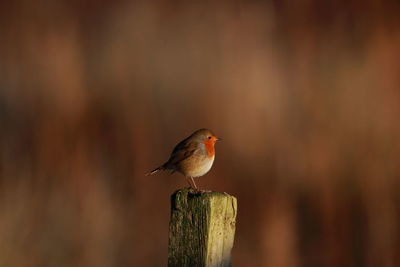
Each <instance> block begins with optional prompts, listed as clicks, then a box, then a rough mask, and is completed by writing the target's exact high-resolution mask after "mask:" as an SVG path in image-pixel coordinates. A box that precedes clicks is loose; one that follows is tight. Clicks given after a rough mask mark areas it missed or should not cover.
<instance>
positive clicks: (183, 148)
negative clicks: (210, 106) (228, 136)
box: [146, 128, 221, 191]
mask: <svg viewBox="0 0 400 267" xmlns="http://www.w3.org/2000/svg"><path fill="white" fill-rule="evenodd" d="M220 140H221V138H218V137H217V136H215V134H214V133H213V132H212V131H211V130H209V129H205V128H203V129H199V130H197V131H195V132H193V133H192V134H191V135H190V136H189V137H187V138H186V139H184V140H182V141H181V142H179V143H178V144H177V145H176V146H175V148H174V149H173V150H172V153H171V155H170V157H169V159H168V160H167V161H166V162H165V163H164V164H162V165H161V166H159V167H157V168H155V169H154V170H152V171H150V172H148V173H147V174H146V175H153V174H155V173H157V172H159V171H171V174H172V173H174V172H179V173H181V174H183V175H184V176H185V178H186V180H187V182H188V183H189V186H190V188H192V189H194V190H195V191H199V188H198V187H197V185H196V183H195V182H194V179H193V178H195V177H200V176H203V175H205V174H206V173H207V172H208V171H209V170H210V169H211V167H212V165H213V163H214V159H215V148H214V146H215V143H216V142H217V141H220Z"/></svg>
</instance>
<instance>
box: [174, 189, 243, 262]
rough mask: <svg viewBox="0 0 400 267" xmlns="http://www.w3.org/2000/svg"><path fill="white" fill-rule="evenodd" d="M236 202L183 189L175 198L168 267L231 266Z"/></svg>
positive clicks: (226, 196) (212, 193)
mask: <svg viewBox="0 0 400 267" xmlns="http://www.w3.org/2000/svg"><path fill="white" fill-rule="evenodd" d="M236 213H237V203H236V198H235V197H233V196H230V195H228V194H226V193H220V192H211V191H209V192H199V193H196V192H194V191H193V190H192V189H180V190H178V191H176V192H175V193H174V194H173V195H172V196H171V221H170V224H169V248H168V266H169V267H175V266H179V267H185V266H188V267H189V266H201V267H227V266H231V249H232V246H233V239H234V235H235V223H236Z"/></svg>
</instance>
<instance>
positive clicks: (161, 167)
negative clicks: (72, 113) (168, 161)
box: [146, 166, 165, 176]
mask: <svg viewBox="0 0 400 267" xmlns="http://www.w3.org/2000/svg"><path fill="white" fill-rule="evenodd" d="M163 170H165V168H164V166H160V167H157V168H155V169H154V170H152V171H149V172H148V173H146V176H149V175H153V174H155V173H157V172H159V171H163Z"/></svg>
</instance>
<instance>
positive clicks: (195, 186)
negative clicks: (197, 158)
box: [190, 177, 199, 192]
mask: <svg viewBox="0 0 400 267" xmlns="http://www.w3.org/2000/svg"><path fill="white" fill-rule="evenodd" d="M190 180H192V183H193V185H194V190H196V191H197V192H198V191H199V188H198V187H197V185H196V183H195V182H194V180H193V177H190Z"/></svg>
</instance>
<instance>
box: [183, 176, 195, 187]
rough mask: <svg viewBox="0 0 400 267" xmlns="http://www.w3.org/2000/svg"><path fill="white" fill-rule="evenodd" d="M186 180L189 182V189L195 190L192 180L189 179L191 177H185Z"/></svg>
mask: <svg viewBox="0 0 400 267" xmlns="http://www.w3.org/2000/svg"><path fill="white" fill-rule="evenodd" d="M185 178H186V181H187V182H188V184H189V188H193V189H194V187H193V185H192V183H191V182H190V179H189V177H187V176H185Z"/></svg>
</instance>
